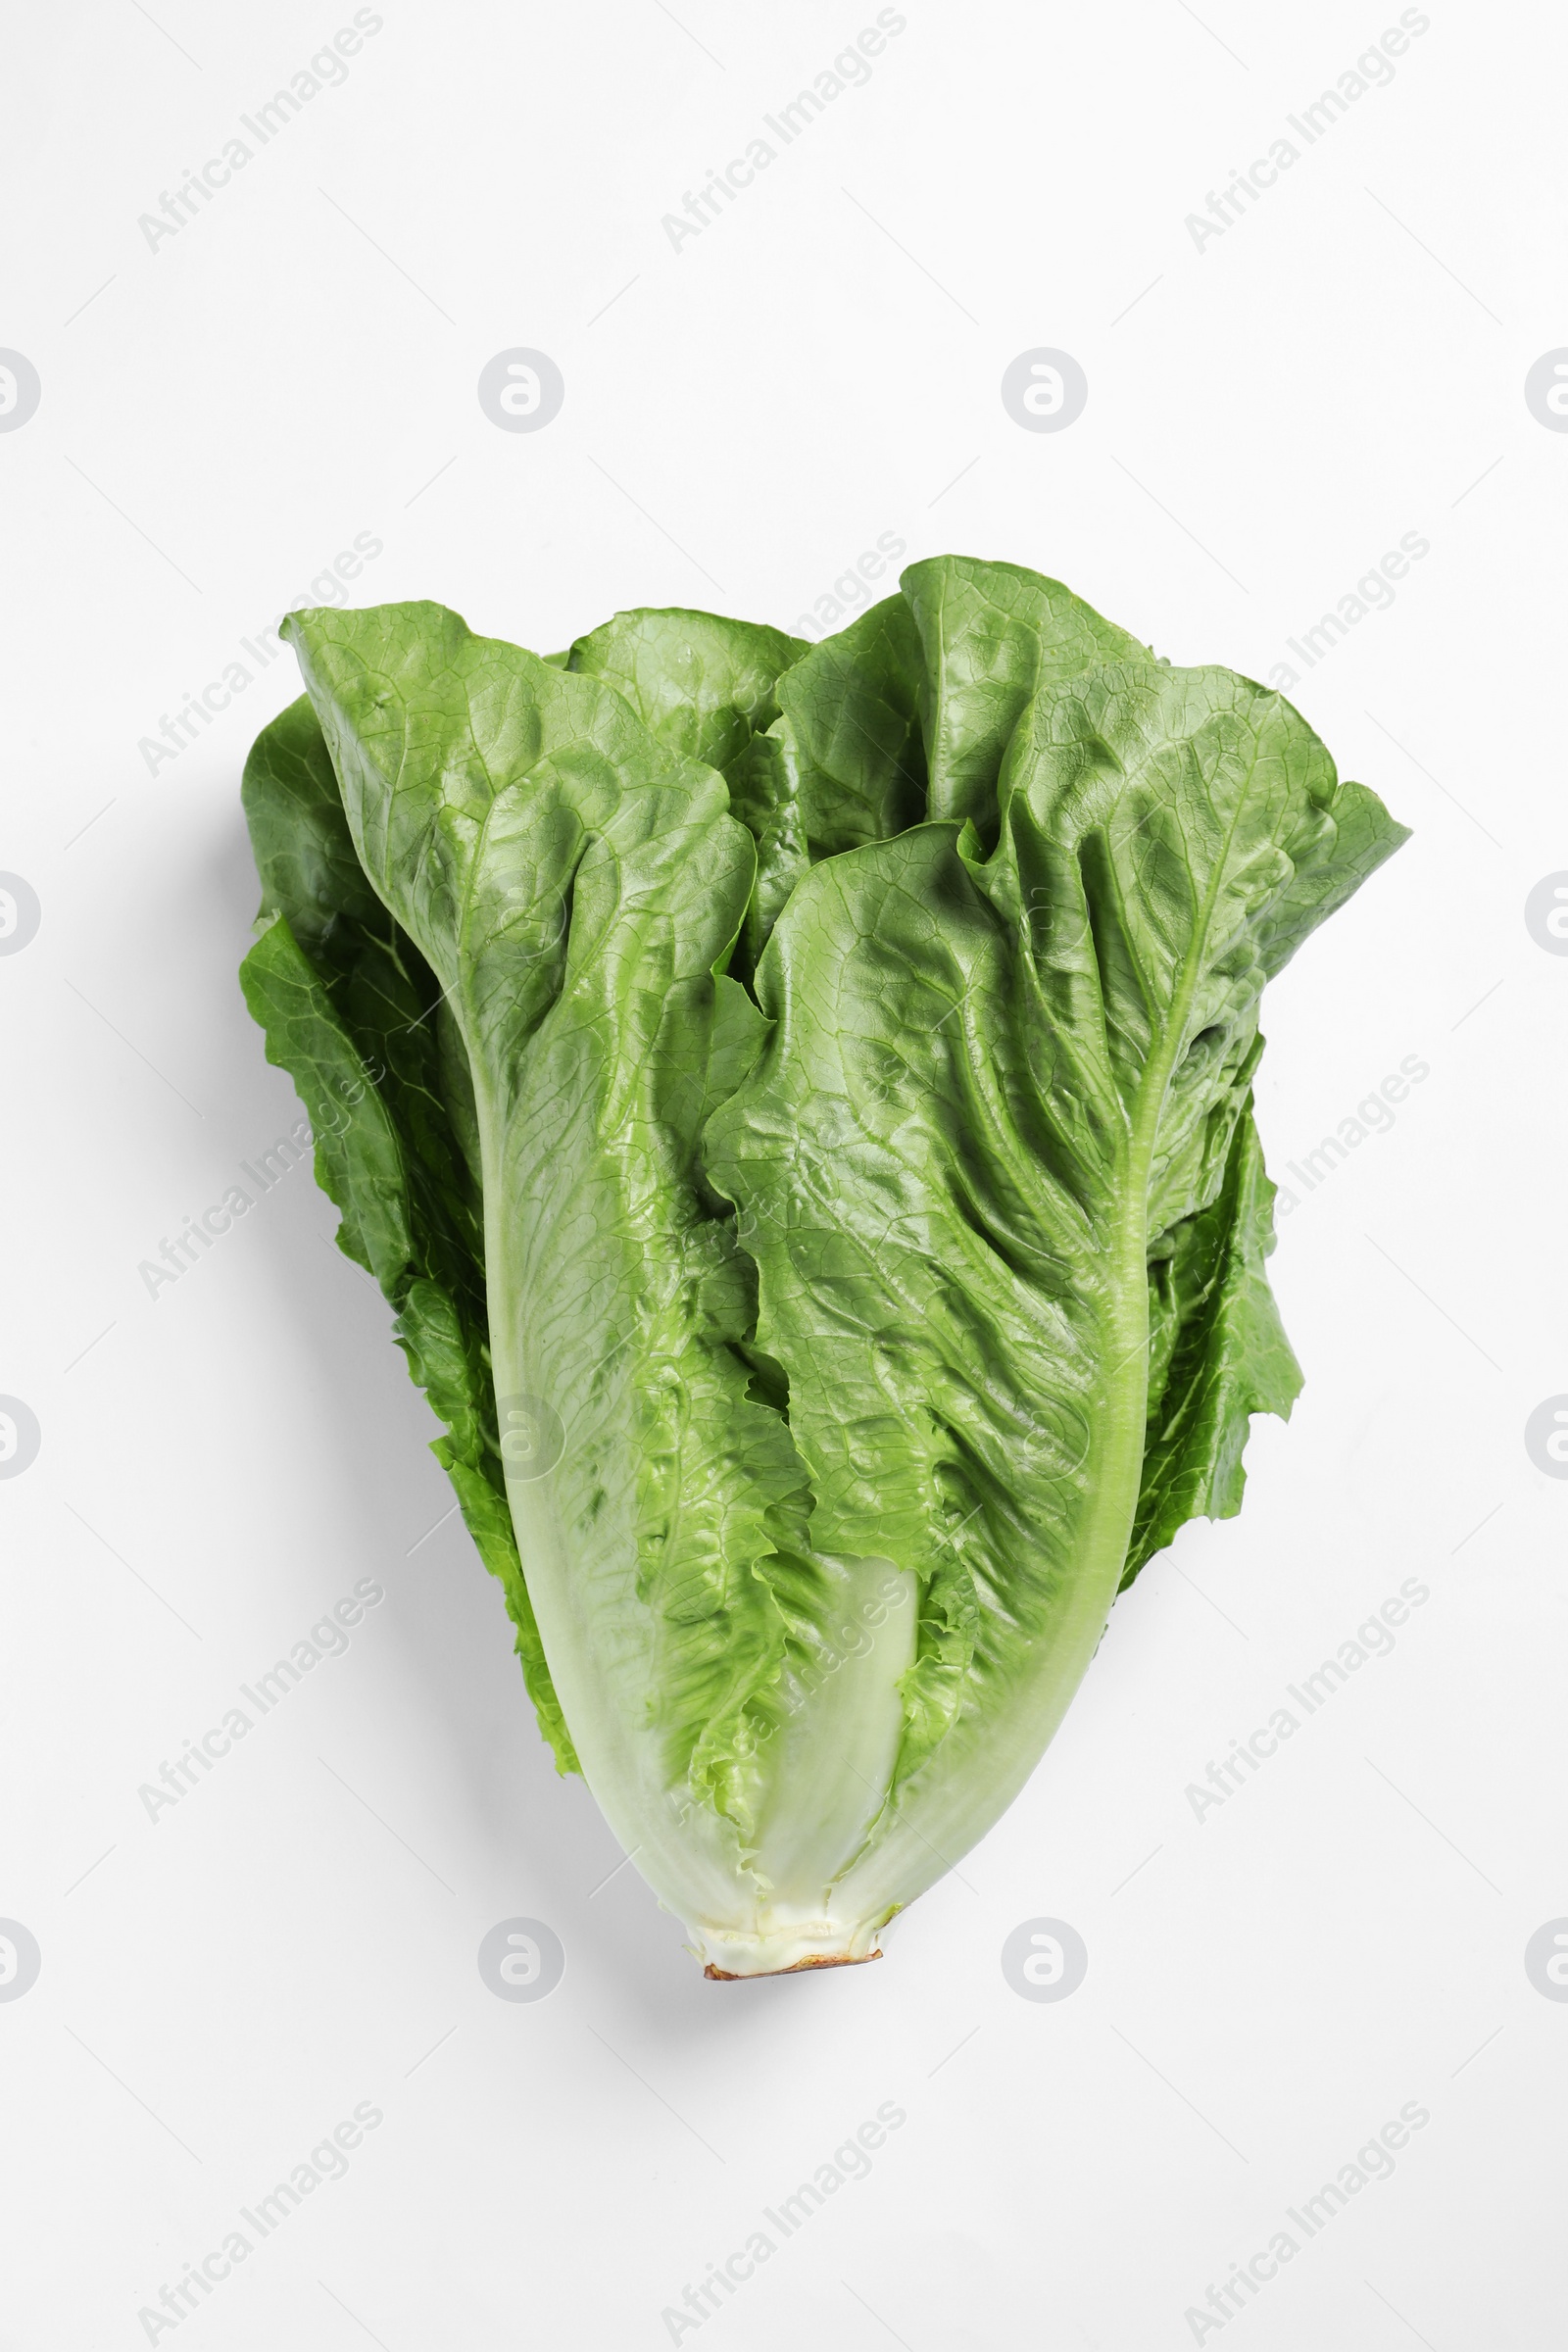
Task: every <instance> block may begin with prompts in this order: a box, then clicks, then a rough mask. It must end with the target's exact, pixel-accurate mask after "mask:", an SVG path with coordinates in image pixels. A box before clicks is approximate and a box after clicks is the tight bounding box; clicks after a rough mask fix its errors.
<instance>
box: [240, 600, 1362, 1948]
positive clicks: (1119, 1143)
mask: <svg viewBox="0 0 1568 2352" xmlns="http://www.w3.org/2000/svg"><path fill="white" fill-rule="evenodd" d="M285 633H286V634H287V635H288V636H289V637H290V639H291V640H292V643H293V645H294V649H295V651H296V653H297V655H298V657H299V661H300V665H301V668H302V670H303V672H304V676H305V683H306V687H307V690H308V691H307V695H306V697H304V698H302V699H301V701H299V702H298V703H296V704H294V705H293V706H292V707H291V708H290V709H289V710H287V711H284V712H283V713H282V715H281V716H280V717H279V718H277V719H276V720H274V722H273V723H272V724H271V725H270V727H268V728H267V729H266V731H265V732H264V733H263V734H262V736H261V737H260V738H259V740H258V741H257V743H256V745H255V748H254V749H253V751H252V753H251V756H250V760H249V761H248V763H247V767H246V771H245V786H244V798H245V808H246V812H247V815H248V818H249V822H250V828H251V835H252V839H253V842H254V844H255V849H256V858H257V863H258V865H259V867H260V870H261V875H262V883H263V905H262V916H261V921H260V925H259V936H258V938H257V941H256V944H255V946H254V947H253V948H252V949H251V952H250V954H249V956H247V957H246V960H245V964H244V966H243V971H242V980H243V984H244V988H245V993H246V998H247V1001H248V1003H249V1005H250V1006H251V1009H252V1011H253V1012H254V1014H255V1016H256V1018H257V1020H258V1021H259V1022H260V1023H261V1024H262V1026H263V1028H264V1029H265V1031H266V1034H267V1051H268V1054H269V1056H270V1058H271V1059H272V1060H273V1061H275V1062H278V1063H279V1064H281V1065H282V1066H283V1067H284V1068H285V1069H287V1070H288V1071H289V1072H290V1074H291V1075H292V1076H293V1078H294V1080H295V1082H296V1084H297V1085H298V1087H299V1090H300V1093H301V1095H302V1096H303V1098H304V1100H305V1103H306V1105H307V1107H308V1109H309V1111H310V1113H311V1117H312V1121H313V1124H314V1127H315V1131H316V1164H317V1174H318V1178H319V1182H320V1183H321V1185H322V1186H323V1188H324V1189H325V1191H326V1192H327V1193H328V1194H329V1195H330V1196H331V1198H332V1200H333V1201H335V1202H336V1203H337V1206H338V1208H339V1210H340V1211H341V1215H342V1223H341V1227H340V1230H339V1242H340V1245H341V1247H342V1248H343V1249H344V1250H346V1251H347V1252H348V1253H349V1255H350V1256H352V1257H354V1258H355V1259H357V1260H358V1261H359V1263H361V1264H362V1265H364V1266H366V1267H368V1269H369V1271H370V1272H371V1273H372V1274H373V1275H374V1276H375V1278H376V1280H377V1281H378V1282H379V1284H380V1286H381V1288H382V1290H383V1291H384V1293H385V1294H386V1296H387V1298H388V1299H389V1300H390V1301H391V1303H392V1305H393V1307H394V1308H395V1310H396V1317H397V1321H396V1331H397V1336H398V1338H399V1341H400V1342H401V1344H402V1346H403V1348H404V1349H405V1351H406V1352H407V1354H408V1357H409V1361H410V1365H411V1368H412V1370H413V1372H414V1375H415V1378H416V1379H417V1381H418V1382H419V1384H420V1386H421V1387H422V1388H423V1389H424V1390H425V1392H426V1394H427V1396H428V1397H429V1399H430V1402H431V1405H432V1406H433V1408H434V1410H435V1412H436V1413H437V1415H438V1416H439V1418H440V1420H441V1421H442V1423H443V1424H444V1428H445V1434H444V1435H443V1436H442V1437H441V1438H439V1439H438V1440H437V1441H436V1444H435V1447H434V1450H435V1452H436V1454H437V1455H438V1457H439V1458H440V1460H441V1462H442V1463H443V1465H444V1466H445V1468H446V1469H447V1471H448V1473H449V1474H450V1476H451V1478H452V1481H453V1484H454V1486H455V1488H456V1490H457V1495H458V1498H459V1501H460V1503H461V1504H462V1507H463V1512H464V1516H465V1518H466V1522H467V1525H468V1528H469V1530H470V1532H471V1533H472V1535H473V1538H474V1541H475V1544H477V1546H478V1548H479V1551H480V1554H481V1556H482V1558H483V1559H484V1561H485V1564H486V1566H487V1567H489V1568H490V1569H491V1570H492V1572H493V1573H494V1574H495V1575H496V1576H498V1577H499V1578H500V1580H501V1583H502V1586H503V1588H504V1591H505V1594H506V1601H507V1606H508V1609H509V1611H510V1613H511V1616H512V1619H513V1622H514V1624H515V1629H516V1646H517V1650H518V1652H519V1655H520V1658H521V1661H522V1668H523V1674H524V1677H525V1680H526V1683H527V1687H528V1690H529V1692H530V1694H531V1696H532V1698H533V1702H534V1705H535V1708H536V1710H537V1713H538V1717H539V1721H540V1725H541V1728H542V1730H543V1732H544V1735H545V1737H546V1739H547V1740H549V1741H550V1743H551V1746H552V1747H553V1749H554V1751H555V1754H556V1757H557V1760H558V1763H559V1764H560V1767H561V1769H562V1770H563V1771H568V1770H581V1771H582V1772H584V1773H585V1774H586V1776H587V1779H588V1782H589V1784H590V1786H591V1787H592V1789H593V1790H594V1792H595V1795H596V1796H597V1798H598V1800H599V1802H600V1804H601V1805H602V1806H603V1808H604V1811H605V1813H606V1815H607V1817H608V1818H609V1820H610V1823H611V1825H612V1827H613V1830H614V1831H615V1833H616V1835H617V1836H618V1837H619V1838H620V1839H621V1840H622V1842H623V1843H624V1844H625V1846H626V1847H627V1849H628V1851H629V1852H630V1853H631V1854H632V1855H633V1857H634V1858H635V1860H636V1862H637V1865H638V1867H639V1869H640V1870H641V1871H642V1872H643V1873H644V1875H645V1877H646V1878H647V1879H648V1881H649V1882H650V1884H651V1885H652V1886H653V1887H654V1888H655V1889H656V1891H657V1892H658V1894H659V1895H660V1897H661V1899H662V1902H663V1903H664V1904H665V1905H666V1906H667V1907H668V1908H669V1909H671V1910H673V1911H675V1912H676V1913H678V1914H679V1916H680V1917H681V1918H682V1919H683V1920H684V1921H685V1922H686V1925H687V1927H688V1929H689V1930H690V1933H691V1936H692V1940H693V1944H694V1946H695V1949H696V1951H697V1954H698V1957H699V1958H700V1959H701V1960H703V1961H704V1962H705V1963H706V1964H707V1967H708V1970H709V1973H710V1974H711V1975H722V1976H753V1975H759V1974H762V1973H765V1972H768V1971H773V1970H780V1969H789V1968H804V1967H813V1966H824V1965H828V1964H831V1963H834V1962H838V1961H846V1960H859V1959H865V1958H869V1957H871V1956H873V1955H874V1954H875V1953H876V1951H877V1949H878V1938H879V1936H880V1934H881V1931H882V1929H883V1928H884V1927H885V1926H886V1924H887V1922H888V1921H889V1920H890V1919H891V1918H892V1916H893V1915H894V1913H895V1912H896V1911H898V1910H900V1909H901V1908H902V1907H903V1906H904V1905H905V1904H906V1903H907V1902H909V1901H911V1900H912V1899H913V1897H914V1896H915V1895H917V1894H919V1893H920V1892H921V1891H922V1889H923V1888H925V1887H928V1886H930V1885H931V1884H932V1882H933V1881H934V1880H935V1879H936V1878H938V1877H939V1876H940V1875H941V1874H942V1873H943V1872H944V1871H946V1870H947V1869H949V1868H951V1866H952V1865H953V1864H954V1863H955V1862H956V1860H957V1859H958V1858H959V1856H960V1855H962V1854H963V1852H964V1851H965V1850H966V1849H967V1848H968V1847H969V1846H970V1845H972V1844H973V1843H974V1841H975V1839H976V1838H980V1837H982V1836H983V1835H984V1833H985V1832H986V1831H987V1830H988V1829H989V1828H990V1827H991V1825H992V1823H993V1822H994V1821H995V1820H996V1819H997V1818H998V1816H999V1814H1001V1812H1002V1811H1003V1810H1004V1808H1005V1806H1006V1805H1007V1804H1008V1803H1009V1801H1010V1800H1011V1798H1012V1797H1013V1795H1014V1794H1015V1793H1016V1791H1017V1790H1018V1789H1019V1788H1021V1786H1022V1785H1023V1783H1024V1781H1025V1780H1026V1779H1027V1778H1028V1775H1029V1774H1030V1772H1031V1771H1032V1770H1033V1768H1034V1766H1035V1764H1036V1763H1037V1762H1038V1761H1039V1758H1040V1756H1041V1753H1042V1751H1043V1750H1044V1748H1045V1746H1046V1744H1047V1742H1048V1740H1050V1739H1051V1736H1052V1734H1053V1732H1054V1730H1055V1728H1056V1725H1057V1724H1058V1722H1059V1721H1060V1719H1061V1716H1062V1713H1063V1711H1064V1710H1065V1708H1066V1706H1067V1703H1068V1701H1069V1699H1070V1698H1071V1696H1072V1693H1073V1691H1075V1689H1076V1688H1077V1685H1078V1683H1079V1681H1080V1679H1081V1677H1082V1675H1083V1673H1084V1670H1085V1668H1086V1666H1087V1665H1088V1662H1089V1659H1090V1657H1091V1655H1092V1654H1093V1651H1094V1649H1095V1645H1096V1643H1097V1642H1098V1641H1099V1639H1100V1636H1101V1633H1102V1631H1103V1626H1104V1623H1105V1618H1106V1615H1107V1612H1108V1610H1109V1608H1110V1605H1111V1602H1112V1600H1113V1599H1114V1597H1115V1594H1116V1593H1117V1591H1118V1590H1119V1589H1120V1588H1122V1587H1123V1586H1125V1585H1126V1584H1127V1583H1129V1582H1130V1581H1131V1579H1132V1578H1133V1577H1134V1576H1135V1575H1136V1574H1137V1572H1138V1571H1139V1569H1140V1568H1141V1567H1142V1566H1143V1565H1144V1564H1145V1562H1146V1561H1147V1560H1148V1559H1149V1558H1150V1557H1151V1556H1152V1553H1154V1552H1155V1551H1157V1550H1158V1549H1159V1548H1160V1547H1161V1546H1162V1545H1164V1544H1168V1543H1169V1542H1170V1540H1171V1538H1172V1537H1173V1536H1174V1535H1175V1533H1176V1531H1177V1529H1178V1528H1179V1527H1180V1526H1181V1525H1182V1524H1183V1523H1184V1521H1186V1520H1187V1519H1189V1518H1192V1517H1193V1516H1195V1515H1197V1514H1206V1515H1207V1516H1209V1517H1221V1516H1227V1515H1229V1514H1231V1513H1233V1512H1235V1511H1236V1510H1237V1509H1238V1508H1239V1506H1240V1502H1241V1495H1242V1486H1243V1471H1242V1452H1243V1447H1244V1446H1245V1443H1246V1438H1247V1431H1248V1417H1249V1415H1250V1414H1251V1413H1253V1412H1261V1411H1267V1412H1275V1413H1280V1414H1285V1413H1288V1412H1289V1410H1290V1406H1291V1403H1292V1400H1293V1398H1294V1397H1295V1395H1296V1393H1297V1390H1298V1388H1299V1382H1300V1376H1299V1371H1298V1369H1297V1365H1296V1361H1295V1358H1294V1357H1293V1355H1292V1353H1291V1350H1290V1347H1289V1345H1288V1343H1287V1341H1286V1339H1285V1336H1284V1333H1283V1332H1282V1330H1281V1328H1280V1325H1279V1320H1278V1316H1277V1314H1276V1311H1275V1307H1274V1302H1273V1299H1272V1298H1271V1296H1270V1293H1269V1289H1268V1284H1267V1281H1266V1279H1265V1276H1264V1259H1265V1257H1266V1255H1267V1254H1268V1251H1269V1250H1270V1249H1271V1248H1272V1246H1273V1235H1272V1224H1271V1203H1272V1200H1273V1187H1272V1185H1271V1184H1270V1183H1269V1180H1268V1178H1267V1176H1266V1175H1265V1174H1264V1172H1263V1164H1262V1156H1261V1152H1260V1150H1259V1146H1258V1140H1257V1133H1256V1129H1255V1127H1254V1125H1253V1121H1252V1112H1251V1093H1250V1088H1251V1080H1252V1076H1253V1073H1254V1071H1255V1069H1256V1066H1257V1060H1258V1055H1259V1054H1260V1052H1261V1050H1262V1040H1261V1038H1260V1036H1259V1034H1258V1028H1257V1017H1258V1000H1259V997H1260V995H1261V992H1262V988H1263V984H1264V981H1265V980H1266V979H1267V978H1268V977H1269V975H1270V974H1271V973H1273V972H1275V971H1278V970H1279V968H1280V967H1281V965H1283V964H1284V963H1285V962H1286V961H1287V959H1288V958H1289V957H1290V956H1292V955H1293V954H1294V953H1295V951H1296V949H1297V948H1298V947H1299V945H1300V943H1301V942H1302V940H1304V939H1305V937H1306V936H1307V934H1308V932H1310V931H1311V930H1313V929H1314V928H1315V927H1316V925H1317V924H1318V923H1319V922H1320V921H1322V919H1323V917H1324V916H1325V915H1327V914H1329V913H1330V912H1332V911H1333V909H1334V908H1335V907H1338V906H1339V905H1340V904H1341V903H1342V902H1343V901H1344V900H1345V899H1347V898H1348V896H1349V895H1350V893H1351V892H1352V891H1353V890H1354V889H1355V888H1356V887H1357V886H1358V885H1359V883H1360V882H1361V881H1363V880H1364V879H1365V877H1366V876H1367V875H1368V874H1369V873H1370V872H1371V871H1372V870H1373V868H1374V867H1375V866H1377V865H1378V864H1380V863H1381V862H1382V860H1383V859H1384V858H1387V857H1388V856H1389V855H1390V854H1391V852H1393V851H1394V850H1395V849H1396V848H1397V846H1398V844H1399V843H1400V841H1401V840H1403V839H1404V830H1403V828H1402V827H1401V826H1399V825H1397V824H1396V823H1395V822H1394V821H1393V820H1392V819H1391V818H1390V816H1389V815H1388V813H1387V811H1386V810H1385V809H1383V807H1382V805H1381V803H1380V802H1379V801H1377V800H1376V799H1375V798H1374V796H1373V795H1372V794H1371V793H1369V792H1367V791H1366V790H1364V789H1363V787H1361V786H1360V785H1358V784H1341V783H1340V782H1339V781H1338V779H1337V777H1336V774H1335V770H1334V765H1333V762H1332V761H1331V760H1330V759H1329V756H1328V754H1327V752H1326V751H1325V750H1324V748H1323V746H1322V745H1321V743H1319V742H1318V740H1317V738H1316V736H1315V735H1314V734H1313V733H1312V731H1311V729H1310V728H1309V727H1308V726H1307V725H1306V723H1305V721H1304V720H1303V719H1302V718H1301V717H1300V716H1299V713H1298V712H1297V711H1294V710H1293V709H1292V708H1291V706H1290V705H1289V704H1288V703H1286V702H1284V701H1282V700H1281V699H1280V697H1279V696H1278V695H1276V694H1271V693H1267V692H1265V691H1264V690H1263V689H1262V688H1261V687H1258V686H1255V685H1252V684H1251V683H1250V682H1249V681H1248V680H1247V679H1245V678H1241V677H1237V676H1235V675H1233V674H1232V673H1231V672H1230V671H1228V670H1224V669H1207V668H1203V669H1177V668H1172V667H1170V666H1169V665H1168V664H1166V663H1164V662H1159V661H1156V660H1155V659H1154V658H1153V656H1152V654H1151V653H1150V651H1149V649H1148V648H1147V647H1145V646H1143V645H1141V644H1140V643H1139V642H1138V641H1137V640H1136V639H1135V638H1133V637H1130V636H1128V635H1127V634H1126V633H1125V632H1124V631H1122V630H1120V629H1117V628H1115V627H1113V626H1112V625H1111V624H1110V623H1108V622H1106V621H1103V620H1102V619H1101V618H1100V616H1099V615H1098V614H1097V613H1093V612H1091V611H1090V609H1089V607H1088V606H1087V605H1084V604H1083V603H1081V602H1080V601H1079V600H1078V599H1077V598H1076V597H1074V596H1072V595H1071V594H1070V593H1069V592H1068V591H1067V590H1066V589H1065V588H1063V587H1062V586H1060V584H1059V583H1057V582H1055V581H1053V580H1046V579H1042V578H1039V577H1038V576H1037V575H1035V574H1034V573H1032V572H1028V571H1024V570H1021V569H1018V568H1017V567H1015V566H1012V565H1009V564H983V563H976V562H971V561H968V560H965V559H960V558H947V559H941V560H937V561H933V562H930V563H923V564H915V565H913V566H912V567H911V568H910V570H908V571H907V572H906V574H905V575H904V578H903V581H902V583H901V593H900V594H899V595H898V596H896V597H891V598H889V599H888V600H887V602H886V603H884V604H882V605H879V606H877V607H876V608H874V609H873V610H872V611H870V612H868V613H865V614H863V615H862V616H861V617H860V619H858V621H856V622H855V623H853V624H852V626H851V627H849V628H848V629H846V630H844V631H843V632H842V633H841V634H840V635H839V636H837V637H833V638H830V639H828V640H826V641H825V642H824V643H822V644H819V645H816V646H807V645H805V644H803V643H801V642H800V641H798V640H796V639H793V638H790V637H787V636H785V635H784V634H783V633H782V632H780V631H778V630H776V629H769V628H762V627H756V626H753V625H751V624H749V623H746V622H741V621H730V620H723V619H719V618H716V617H714V616H713V615H711V614H709V613H684V612H662V613H652V612H649V613H622V614H619V615H618V616H617V617H616V618H615V619H614V620H613V621H611V622H609V623H608V624H607V625H606V626H605V627H604V628H602V629H598V630H596V631H595V632H594V633H593V634H592V635H591V636H588V637H585V638H582V639H580V640H579V641H578V642H577V644H575V645H574V646H573V647H572V648H571V650H570V652H569V654H568V655H566V656H564V657H555V658H552V659H551V660H549V661H545V660H541V659H539V658H538V657H537V656H535V655H533V654H531V653H526V652H524V651H522V650H521V649H519V648H518V647H515V646H512V645H507V644H503V643H500V642H498V641H497V640H495V639H492V638H483V637H475V636H473V635H472V634H470V632H469V630H468V629H467V628H466V626H465V624H464V622H463V621H462V620H460V619H459V618H458V616H457V615H456V614H455V613H449V612H447V611H445V610H444V609H443V608H442V607H440V606H437V605H423V604H415V605H393V606H384V607H380V608H378V609H375V610H372V611H368V612H343V611H335V610H328V611H319V612H306V613H298V614H296V615H295V616H294V617H293V618H292V619H291V620H290V621H289V622H288V623H287V624H286V632H285Z"/></svg>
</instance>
